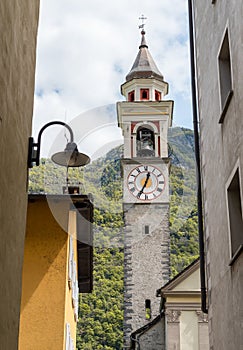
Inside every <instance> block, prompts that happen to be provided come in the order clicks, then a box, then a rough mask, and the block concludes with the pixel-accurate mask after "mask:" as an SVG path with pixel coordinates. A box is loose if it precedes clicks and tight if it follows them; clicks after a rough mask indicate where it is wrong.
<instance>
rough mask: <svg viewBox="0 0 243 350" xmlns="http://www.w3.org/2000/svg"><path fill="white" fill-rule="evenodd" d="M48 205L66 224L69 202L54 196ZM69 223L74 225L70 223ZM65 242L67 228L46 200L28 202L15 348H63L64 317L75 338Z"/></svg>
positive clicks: (35, 349)
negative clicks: (18, 328) (60, 222)
mask: <svg viewBox="0 0 243 350" xmlns="http://www.w3.org/2000/svg"><path fill="white" fill-rule="evenodd" d="M52 205H55V213H58V212H59V214H60V215H61V216H62V221H63V222H66V226H67V227H68V222H69V202H66V201H65V200H64V201H63V200H57V201H54V202H53V203H52ZM74 214H75V213H74ZM71 218H73V217H72V215H71ZM69 226H70V227H71V226H73V227H74V223H72V224H70V223H69ZM73 231H74V229H73ZM68 242H69V235H68V234H67V230H65V229H64V228H62V227H61V226H60V225H59V224H58V223H57V222H56V220H55V218H54V217H53V216H52V213H51V211H50V209H49V206H48V203H47V201H46V200H45V199H44V198H41V199H38V200H36V201H34V202H29V205H28V215H27V228H26V240H25V251H24V265H23V277H22V278H23V280H22V281H23V282H22V300H21V318H20V335H19V350H43V349H45V350H52V349H53V350H59V349H65V324H66V322H67V321H68V322H69V324H70V327H71V334H72V337H73V339H74V340H75V333H76V322H75V320H74V313H73V310H72V307H71V296H70V290H69V287H68V256H69V251H68V249H69V248H68V247H69V243H68ZM74 242H75V240H74Z"/></svg>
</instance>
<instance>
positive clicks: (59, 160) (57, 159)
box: [51, 142, 90, 167]
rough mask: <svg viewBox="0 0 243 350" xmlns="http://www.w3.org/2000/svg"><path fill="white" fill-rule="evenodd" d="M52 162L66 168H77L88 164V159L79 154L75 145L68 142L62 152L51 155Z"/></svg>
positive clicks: (84, 155)
mask: <svg viewBox="0 0 243 350" xmlns="http://www.w3.org/2000/svg"><path fill="white" fill-rule="evenodd" d="M51 159H52V161H53V162H54V163H56V164H58V165H62V166H66V167H79V166H84V165H86V164H89V162H90V158H89V156H87V155H86V154H84V153H79V151H78V148H77V145H76V143H74V142H68V143H67V145H66V148H65V150H64V151H63V152H57V153H55V154H53V155H52V157H51Z"/></svg>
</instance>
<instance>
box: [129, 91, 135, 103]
mask: <svg viewBox="0 0 243 350" xmlns="http://www.w3.org/2000/svg"><path fill="white" fill-rule="evenodd" d="M134 100H135V91H134V90H133V91H130V92H129V93H128V101H129V102H133V101H134Z"/></svg>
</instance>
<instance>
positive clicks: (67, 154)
mask: <svg viewBox="0 0 243 350" xmlns="http://www.w3.org/2000/svg"><path fill="white" fill-rule="evenodd" d="M51 125H62V126H64V127H65V128H67V129H68V131H69V133H70V142H68V143H67V145H66V148H65V150H64V151H63V152H58V153H55V154H53V155H52V157H51V159H52V160H53V162H54V163H56V164H58V165H62V166H65V167H79V166H84V165H86V164H88V163H89V162H90V158H89V156H87V155H86V154H84V153H80V152H79V151H78V148H77V145H76V143H75V142H73V131H72V129H71V128H70V126H69V125H67V124H66V123H64V122H61V121H52V122H49V123H47V124H45V125H44V126H43V127H42V128H41V130H40V132H39V134H38V139H37V142H34V139H33V137H29V150H28V168H32V167H33V163H35V165H37V166H38V165H40V146H41V136H42V133H43V131H44V130H45V129H46V128H48V127H49V126H51Z"/></svg>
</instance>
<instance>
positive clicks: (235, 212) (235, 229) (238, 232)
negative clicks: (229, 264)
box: [227, 169, 243, 260]
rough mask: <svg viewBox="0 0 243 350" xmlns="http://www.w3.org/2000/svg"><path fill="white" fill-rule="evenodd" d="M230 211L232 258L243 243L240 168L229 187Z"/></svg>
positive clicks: (233, 258)
mask: <svg viewBox="0 0 243 350" xmlns="http://www.w3.org/2000/svg"><path fill="white" fill-rule="evenodd" d="M227 197H228V213H229V226H230V240H231V255H232V260H235V258H236V257H237V256H238V254H239V253H240V250H241V249H242V245H243V220H242V206H241V195H240V178H239V169H237V170H236V172H235V174H234V176H233V179H232V180H231V182H230V185H229V187H228V188H227Z"/></svg>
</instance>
